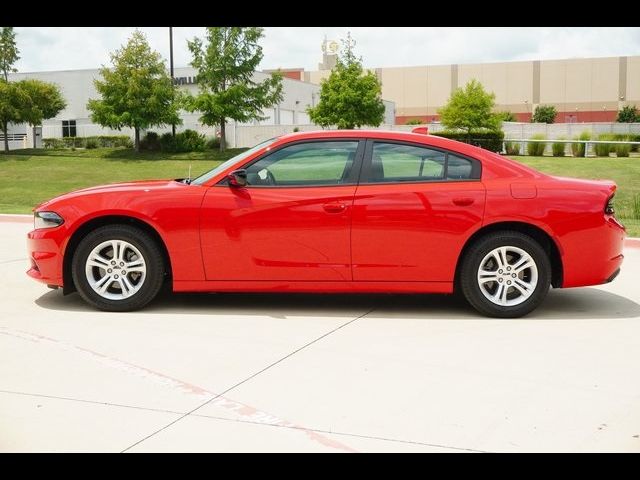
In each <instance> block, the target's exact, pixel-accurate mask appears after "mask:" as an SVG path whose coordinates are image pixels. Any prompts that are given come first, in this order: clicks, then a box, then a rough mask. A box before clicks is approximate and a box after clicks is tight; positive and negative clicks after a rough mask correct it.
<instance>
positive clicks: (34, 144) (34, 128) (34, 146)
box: [32, 125, 36, 148]
mask: <svg viewBox="0 0 640 480" xmlns="http://www.w3.org/2000/svg"><path fill="white" fill-rule="evenodd" d="M32 128H33V132H32V133H33V148H36V126H35V125H33V127H32Z"/></svg>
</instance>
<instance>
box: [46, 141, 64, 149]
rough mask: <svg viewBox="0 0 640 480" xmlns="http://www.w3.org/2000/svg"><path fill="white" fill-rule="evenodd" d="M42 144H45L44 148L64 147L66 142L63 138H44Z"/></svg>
mask: <svg viewBox="0 0 640 480" xmlns="http://www.w3.org/2000/svg"><path fill="white" fill-rule="evenodd" d="M42 145H43V146H44V148H55V149H60V148H64V142H63V141H62V139H61V138H43V139H42Z"/></svg>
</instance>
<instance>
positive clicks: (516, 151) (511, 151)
mask: <svg viewBox="0 0 640 480" xmlns="http://www.w3.org/2000/svg"><path fill="white" fill-rule="evenodd" d="M504 150H505V152H506V153H507V155H520V142H504Z"/></svg>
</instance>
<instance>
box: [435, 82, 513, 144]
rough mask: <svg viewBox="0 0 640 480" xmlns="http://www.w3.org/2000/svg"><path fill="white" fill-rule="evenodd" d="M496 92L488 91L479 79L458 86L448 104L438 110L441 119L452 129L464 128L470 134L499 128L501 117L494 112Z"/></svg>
mask: <svg viewBox="0 0 640 480" xmlns="http://www.w3.org/2000/svg"><path fill="white" fill-rule="evenodd" d="M495 98H496V96H495V94H494V93H488V92H486V91H485V89H484V87H483V86H482V84H481V83H480V82H478V81H477V80H475V79H474V80H471V81H470V82H469V83H467V85H466V86H465V87H464V89H462V88H457V89H456V90H455V91H454V92H453V93H452V94H451V97H450V98H449V101H448V102H447V104H446V105H445V106H444V107H442V108H441V109H440V110H438V114H440V121H441V122H442V124H443V125H444V126H445V127H447V129H450V130H464V131H465V132H467V134H468V136H470V135H471V132H473V131H475V130H480V129H487V130H498V129H499V128H500V122H501V120H500V118H499V117H498V115H496V114H494V113H492V110H493V107H494V105H495Z"/></svg>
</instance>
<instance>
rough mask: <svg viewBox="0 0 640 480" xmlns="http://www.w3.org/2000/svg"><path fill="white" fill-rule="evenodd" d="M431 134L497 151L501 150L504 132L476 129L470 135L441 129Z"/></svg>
mask: <svg viewBox="0 0 640 480" xmlns="http://www.w3.org/2000/svg"><path fill="white" fill-rule="evenodd" d="M433 135H436V136H438V137H444V138H450V139H452V140H457V141H459V142H464V143H469V144H471V145H475V146H477V147H481V148H484V149H486V150H490V151H492V152H497V153H499V152H502V142H503V140H504V132H503V131H502V130H478V131H475V132H471V135H470V136H469V134H467V132H461V131H451V130H443V131H440V132H434V133H433Z"/></svg>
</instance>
